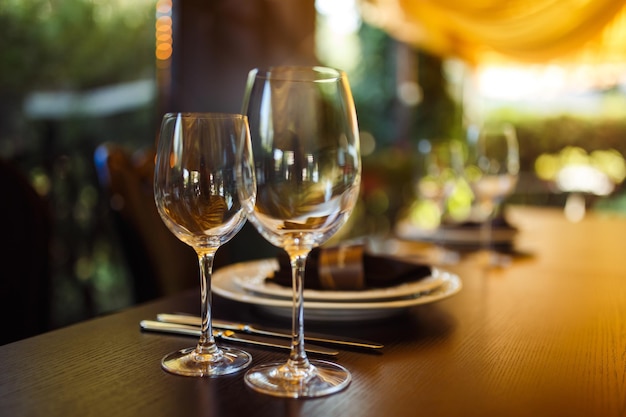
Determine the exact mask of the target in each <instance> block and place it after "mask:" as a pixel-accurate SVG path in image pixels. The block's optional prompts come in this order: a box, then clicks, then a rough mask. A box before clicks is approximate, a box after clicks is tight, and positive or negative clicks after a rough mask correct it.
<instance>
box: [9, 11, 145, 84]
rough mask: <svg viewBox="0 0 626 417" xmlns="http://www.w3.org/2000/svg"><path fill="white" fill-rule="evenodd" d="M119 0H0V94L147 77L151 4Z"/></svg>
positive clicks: (112, 82) (109, 82)
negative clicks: (0, 29) (121, 0)
mask: <svg viewBox="0 0 626 417" xmlns="http://www.w3.org/2000/svg"><path fill="white" fill-rule="evenodd" d="M125 3H126V4H128V3H130V4H132V8H131V7H130V6H125V7H124V6H122V2H118V1H111V2H97V1H94V0H71V1H68V0H59V1H52V0H21V1H18V0H0V27H2V28H3V30H2V31H1V32H0V51H2V52H0V56H1V57H2V59H0V93H5V94H6V93H11V94H18V95H21V94H20V93H23V92H25V91H32V90H37V89H48V90H51V89H76V90H79V89H87V88H93V87H97V86H103V85H109V84H114V83H117V82H121V81H128V80H136V79H138V78H142V77H146V76H152V75H153V67H154V59H153V56H154V48H153V45H154V19H155V18H154V16H155V11H154V4H153V3H152V2H146V1H143V2H125ZM114 7H115V9H114Z"/></svg>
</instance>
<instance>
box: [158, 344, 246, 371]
mask: <svg viewBox="0 0 626 417" xmlns="http://www.w3.org/2000/svg"><path fill="white" fill-rule="evenodd" d="M250 363H252V356H250V354H249V353H247V352H244V351H243V350H239V349H233V348H226V347H223V348H219V349H218V353H217V354H216V353H213V354H199V353H197V352H196V348H195V347H190V348H186V349H182V350H179V351H177V352H172V353H170V354H169V355H167V356H165V357H164V358H163V359H162V360H161V367H162V368H163V369H164V370H166V371H167V372H170V373H172V374H176V375H183V376H209V377H210V376H218V375H227V374H232V373H235V372H238V371H241V370H242V369H244V368H246V367H247V366H248V365H250Z"/></svg>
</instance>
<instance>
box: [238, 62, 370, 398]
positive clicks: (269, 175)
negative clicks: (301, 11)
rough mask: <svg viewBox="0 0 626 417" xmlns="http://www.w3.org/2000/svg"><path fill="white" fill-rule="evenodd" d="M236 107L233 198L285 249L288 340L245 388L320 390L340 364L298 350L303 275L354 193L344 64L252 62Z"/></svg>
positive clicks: (355, 168)
mask: <svg viewBox="0 0 626 417" xmlns="http://www.w3.org/2000/svg"><path fill="white" fill-rule="evenodd" d="M243 112H244V113H245V114H247V116H248V118H249V121H250V131H251V146H252V149H251V150H246V149H245V148H242V149H240V155H242V157H241V158H240V159H239V160H238V164H239V165H240V167H239V168H240V174H241V175H240V177H239V180H240V198H241V201H242V204H243V205H244V207H245V209H246V212H247V216H248V220H249V221H250V222H251V223H252V224H253V225H254V226H255V227H256V229H257V230H258V231H259V233H260V234H261V235H262V236H263V237H264V238H265V239H267V240H268V241H269V242H270V243H272V244H273V245H275V246H277V247H280V248H283V249H284V250H285V251H286V252H287V253H288V255H289V258H290V261H291V266H292V276H293V317H292V335H293V342H292V348H291V352H290V355H289V359H288V360H287V361H286V362H285V363H271V364H264V365H259V366H256V367H254V368H252V369H250V370H249V371H248V372H247V373H246V376H245V382H246V384H247V385H248V386H249V387H251V388H252V389H254V390H256V391H259V392H262V393H265V394H269V395H273V396H279V397H290V398H298V397H319V396H323V395H328V394H331V393H334V392H337V391H340V390H341V389H343V388H345V387H346V386H347V385H348V384H349V383H350V380H351V375H350V373H349V372H348V370H347V369H345V368H344V367H342V366H340V365H337V364H334V363H330V362H326V361H321V360H309V359H308V358H307V356H306V353H305V351H304V315H303V313H304V304H303V285H304V284H303V280H304V273H305V271H304V267H305V262H306V258H307V256H308V254H309V252H310V251H311V249H312V248H314V247H316V246H319V245H320V244H322V243H323V242H325V241H326V240H328V239H329V238H330V237H331V236H332V235H333V234H334V233H335V232H336V231H337V230H338V229H339V228H340V227H341V226H342V225H343V224H344V223H345V222H346V220H347V219H348V217H349V215H350V213H351V212H352V209H353V207H354V205H355V203H356V200H357V198H358V195H359V187H360V179H361V161H360V150H359V146H360V145H359V133H358V127H357V119H356V112H355V108H354V102H353V99H352V93H351V91H350V86H349V84H348V80H347V77H346V75H345V73H344V72H342V71H340V70H336V69H332V68H325V67H272V68H269V69H267V70H261V69H255V70H252V71H251V72H250V74H249V77H248V83H247V86H246V92H245V97H244V103H243Z"/></svg>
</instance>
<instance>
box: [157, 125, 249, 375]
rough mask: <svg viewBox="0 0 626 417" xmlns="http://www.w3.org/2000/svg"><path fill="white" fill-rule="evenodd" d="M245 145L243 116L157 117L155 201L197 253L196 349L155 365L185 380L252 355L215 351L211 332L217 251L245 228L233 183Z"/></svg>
mask: <svg viewBox="0 0 626 417" xmlns="http://www.w3.org/2000/svg"><path fill="white" fill-rule="evenodd" d="M246 140H249V128H248V124H247V118H246V117H245V116H243V115H236V114H221V113H168V114H166V115H165V116H164V117H163V121H162V124H161V131H160V135H159V141H158V146H157V156H156V167H155V172H154V199H155V202H156V206H157V209H158V211H159V214H160V216H161V219H162V220H163V222H164V223H165V224H166V226H167V227H168V229H169V230H170V231H171V232H172V233H173V234H174V235H175V236H176V237H177V238H178V239H180V240H181V241H183V242H184V243H186V244H187V245H189V246H191V247H192V248H193V249H194V250H195V251H196V253H197V254H198V262H199V265H200V291H201V335H200V340H199V341H198V344H197V345H196V346H195V347H189V348H186V349H182V350H179V351H177V352H173V353H170V354H168V355H167V356H165V357H164V358H163V359H162V361H161V366H162V367H163V369H165V370H166V371H168V372H171V373H174V374H178V375H186V376H216V375H224V374H230V373H233V372H237V371H240V370H242V369H243V368H245V367H247V366H248V365H249V364H250V363H251V361H252V357H251V356H250V355H249V354H248V353H247V352H244V351H242V350H239V349H234V348H227V347H221V348H220V347H218V346H217V344H216V343H215V339H214V337H213V331H212V326H211V273H212V269H213V258H214V256H215V253H216V251H217V249H218V248H219V247H220V245H222V244H224V243H226V242H228V241H229V240H230V239H231V238H232V237H233V236H234V235H235V234H236V233H237V232H238V231H239V229H241V227H242V226H243V224H244V223H245V213H244V210H243V208H242V205H241V202H240V201H239V197H238V193H237V183H236V179H235V158H236V153H237V149H238V148H239V147H240V146H241V145H242V144H244V143H245V141H246Z"/></svg>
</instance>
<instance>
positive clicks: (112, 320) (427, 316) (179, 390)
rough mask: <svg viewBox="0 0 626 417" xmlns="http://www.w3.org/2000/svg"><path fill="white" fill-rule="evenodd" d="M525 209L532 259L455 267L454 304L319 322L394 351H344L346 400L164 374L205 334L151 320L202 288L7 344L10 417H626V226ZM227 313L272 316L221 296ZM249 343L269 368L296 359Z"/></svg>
mask: <svg viewBox="0 0 626 417" xmlns="http://www.w3.org/2000/svg"><path fill="white" fill-rule="evenodd" d="M509 215H510V219H511V221H512V222H513V223H515V224H516V225H517V226H518V227H519V228H520V229H521V233H520V235H519V236H518V239H517V243H516V244H517V247H518V248H519V249H522V250H525V251H527V252H528V255H529V256H526V257H520V258H519V259H516V260H515V262H514V263H513V265H512V266H511V267H509V268H507V269H503V270H496V271H489V272H488V273H485V272H484V271H483V270H482V269H480V268H478V267H477V266H476V264H475V262H474V261H473V260H472V259H471V258H470V259H467V260H465V261H463V263H461V264H459V265H456V266H455V267H453V268H450V269H452V270H454V271H455V272H457V273H458V274H459V275H460V276H461V278H462V280H463V283H464V288H463V290H462V291H461V292H460V293H459V294H457V295H455V296H454V297H452V298H449V299H447V300H443V301H440V302H438V303H434V304H429V305H423V306H417V307H415V308H413V309H411V310H410V311H409V312H408V313H407V314H405V315H402V316H400V317H397V318H395V319H393V320H388V321H384V322H369V323H368V322H365V323H356V324H335V325H328V326H326V327H325V328H320V327H318V326H309V327H310V328H314V329H315V330H324V331H326V332H331V333H332V332H336V333H341V334H349V335H353V336H358V337H362V338H369V339H374V340H377V341H380V342H383V343H384V344H385V348H384V350H383V352H382V353H381V354H371V353H364V352H359V351H346V350H342V351H341V353H340V355H339V356H338V357H337V361H338V362H339V363H341V364H343V365H344V366H346V367H347V368H348V369H349V370H350V371H351V372H352V375H353V382H352V383H351V385H350V386H349V387H348V388H347V389H346V390H345V391H343V392H341V393H339V394H335V395H332V396H328V397H324V398H321V399H314V400H287V399H278V398H272V397H268V396H265V395H261V394H257V393H255V392H252V391H251V390H249V389H247V388H246V387H245V386H244V383H243V380H242V374H241V373H240V374H236V375H234V376H226V377H219V378H187V377H178V376H173V375H169V374H167V373H165V372H164V371H162V370H161V368H160V366H159V361H160V359H161V357H162V356H163V355H164V354H166V353H168V352H170V351H172V350H175V349H178V348H181V347H185V346H187V345H191V344H193V342H195V340H194V339H192V338H191V339H190V338H186V337H178V336H166V335H159V334H151V333H142V332H140V331H139V326H138V323H139V321H140V320H141V319H146V318H153V317H154V316H155V315H156V314H157V313H160V312H171V311H186V312H190V313H195V312H196V311H197V310H198V304H199V299H198V293H197V292H195V291H192V292H189V293H185V294H181V295H179V296H175V297H171V298H168V299H163V300H159V301H156V302H152V303H148V304H145V305H142V306H138V307H134V308H130V309H128V310H126V311H122V312H120V313H116V314H112V315H110V316H107V317H102V318H98V319H95V320H90V321H87V322H83V323H79V324H77V325H73V326H70V327H67V328H63V329H60V330H56V331H53V332H50V333H47V334H43V335H40V336H36V337H33V338H30V339H26V340H22V341H19V342H15V343H12V344H9V345H5V346H2V347H0V358H1V359H0V416H7V417H8V416H11V417H21V416H47V417H50V416H97V417H99V416H107V417H109V416H116V417H123V416H153V417H161V416H272V417H278V416H376V417H379V416H429V417H433V416H465V417H468V416H481V417H485V416H498V417H502V416H507V417H514V416H532V417H536V416H567V417H571V416H602V417H606V416H623V415H626V250H625V247H626V219H624V218H618V217H616V216H599V215H589V216H588V217H586V218H585V219H584V220H583V221H582V222H580V223H568V222H567V221H566V220H565V219H564V217H563V214H562V212H560V211H558V210H550V209H538V208H521V207H514V208H512V209H511V210H510V212H509ZM214 308H215V315H216V316H217V317H222V318H240V319H244V320H251V321H257V322H271V319H269V318H267V317H264V316H262V315H259V314H258V313H257V312H255V311H254V310H253V309H251V308H250V307H249V306H247V305H243V304H239V303H236V302H232V301H228V300H224V299H220V298H216V300H215V307H214ZM5 320H10V317H5ZM278 323H279V322H274V323H273V324H278ZM311 330H312V329H311ZM245 349H247V350H248V351H249V352H250V353H252V355H253V357H254V362H255V363H261V362H266V361H270V360H282V359H285V358H286V353H284V352H282V351H274V350H267V349H263V348H254V347H249V346H247V347H245Z"/></svg>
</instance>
